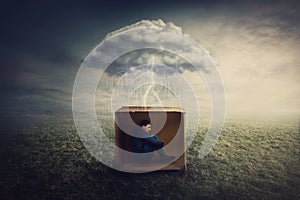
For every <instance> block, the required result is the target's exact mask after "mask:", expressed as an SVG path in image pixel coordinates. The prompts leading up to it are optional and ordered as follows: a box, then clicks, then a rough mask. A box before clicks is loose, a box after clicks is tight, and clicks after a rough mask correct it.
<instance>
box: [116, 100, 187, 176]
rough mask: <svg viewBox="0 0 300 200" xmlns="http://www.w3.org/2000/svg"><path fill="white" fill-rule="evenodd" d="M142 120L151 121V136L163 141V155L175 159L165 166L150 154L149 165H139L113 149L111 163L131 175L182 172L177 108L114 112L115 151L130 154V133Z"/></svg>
mask: <svg viewBox="0 0 300 200" xmlns="http://www.w3.org/2000/svg"><path fill="white" fill-rule="evenodd" d="M143 119H148V120H150V121H151V126H152V130H151V133H152V134H156V135H157V136H158V137H159V138H160V139H161V140H163V141H164V142H165V145H164V151H165V154H167V155H172V156H175V157H176V158H177V159H176V160H175V161H174V162H172V163H171V164H169V165H168V166H165V164H163V163H162V161H161V159H160V157H159V155H158V153H157V152H154V154H153V157H152V158H151V161H150V162H147V163H142V162H136V159H131V158H130V156H127V153H126V152H125V153H124V152H122V151H120V150H117V151H116V152H115V164H117V165H118V167H119V168H123V169H124V171H132V172H139V171H141V172H144V171H151V169H158V170H185V169H186V158H185V135H184V110H183V109H181V108H178V107H142V106H123V107H122V108H120V109H118V110H117V111H116V113H115V136H116V137H115V143H116V145H117V146H118V147H119V148H121V149H123V150H125V151H128V152H133V149H132V143H131V139H132V133H133V132H134V131H135V130H136V128H137V127H138V126H139V125H138V124H139V122H140V121H141V120H143ZM160 166H163V167H162V168H160Z"/></svg>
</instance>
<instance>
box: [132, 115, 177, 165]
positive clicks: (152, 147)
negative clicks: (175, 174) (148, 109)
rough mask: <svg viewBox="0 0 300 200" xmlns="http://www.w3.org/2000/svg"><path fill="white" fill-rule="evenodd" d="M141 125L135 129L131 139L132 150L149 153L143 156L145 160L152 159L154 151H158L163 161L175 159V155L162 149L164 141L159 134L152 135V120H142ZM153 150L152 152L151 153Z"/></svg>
mask: <svg viewBox="0 0 300 200" xmlns="http://www.w3.org/2000/svg"><path fill="white" fill-rule="evenodd" d="M139 125H140V127H139V128H138V129H137V130H136V131H135V133H134V136H136V137H132V139H131V143H132V150H133V152H135V153H147V154H145V155H144V157H143V162H147V161H150V160H151V158H152V156H153V152H154V151H157V152H158V154H159V156H160V159H161V161H162V162H164V163H167V162H171V161H173V160H174V159H175V156H168V155H166V154H165V152H164V150H163V149H162V148H163V146H164V141H162V140H161V139H159V137H158V136H157V135H151V133H150V132H151V122H150V120H147V119H144V120H142V121H141V122H140V124H139ZM151 152H152V153H151Z"/></svg>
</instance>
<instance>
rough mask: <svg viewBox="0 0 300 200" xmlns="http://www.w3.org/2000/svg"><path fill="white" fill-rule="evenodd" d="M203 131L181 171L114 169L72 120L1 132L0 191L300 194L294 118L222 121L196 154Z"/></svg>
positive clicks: (49, 195)
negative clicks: (211, 142)
mask: <svg viewBox="0 0 300 200" xmlns="http://www.w3.org/2000/svg"><path fill="white" fill-rule="evenodd" d="M112 129H113V127H112ZM205 131H206V130H205V128H202V129H201V130H200V131H199V135H198V136H197V138H196V139H195V140H194V142H193V144H192V145H191V146H190V148H189V149H188V152H187V171H186V172H185V173H182V174H178V173H174V172H152V173H146V174H127V173H121V172H117V171H115V170H112V169H110V168H108V167H106V166H104V165H103V164H101V163H100V162H98V161H97V160H95V159H94V158H93V157H91V156H90V154H89V153H88V151H87V150H86V149H85V148H84V146H83V145H82V143H81V141H80V139H79V137H78V136H77V134H76V130H75V127H74V125H73V122H72V120H63V121H61V120H49V121H44V122H42V123H37V124H36V125H33V126H32V125H31V126H28V127H26V128H23V129H20V130H18V131H17V132H15V133H13V134H10V133H2V134H1V147H0V159H1V160H0V161H1V165H0V166H1V167H0V175H1V177H0V178H1V179H0V188H1V189H0V199H224V198H225V199H300V186H299V185H300V173H299V165H300V152H299V151H300V137H299V136H300V133H299V124H298V122H296V121H295V122H255V121H232V120H231V121H227V122H226V123H225V127H224V129H223V134H222V136H221V137H220V139H219V141H218V142H217V144H216V145H215V146H214V149H213V150H212V151H211V152H210V153H209V154H208V155H207V156H206V157H205V158H204V159H199V158H198V157H197V150H198V149H199V145H201V141H202V140H203V138H204V137H203V135H204V133H205Z"/></svg>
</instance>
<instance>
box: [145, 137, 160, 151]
mask: <svg viewBox="0 0 300 200" xmlns="http://www.w3.org/2000/svg"><path fill="white" fill-rule="evenodd" d="M142 140H144V141H145V142H146V143H149V144H150V145H152V146H153V147H155V148H157V149H160V148H162V147H163V146H164V142H163V141H162V140H160V139H159V138H158V137H157V136H156V135H154V136H152V137H148V138H143V139H142Z"/></svg>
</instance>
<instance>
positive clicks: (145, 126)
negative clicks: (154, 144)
mask: <svg viewBox="0 0 300 200" xmlns="http://www.w3.org/2000/svg"><path fill="white" fill-rule="evenodd" d="M140 126H141V127H142V129H143V130H144V131H146V132H147V133H150V132H151V122H150V120H147V119H144V120H142V121H141V122H140Z"/></svg>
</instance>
